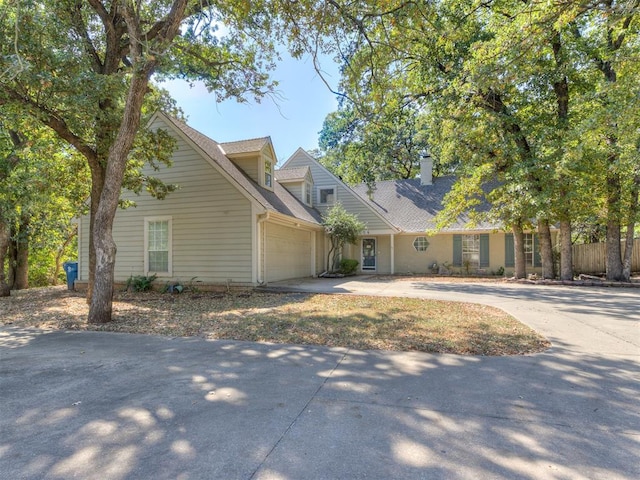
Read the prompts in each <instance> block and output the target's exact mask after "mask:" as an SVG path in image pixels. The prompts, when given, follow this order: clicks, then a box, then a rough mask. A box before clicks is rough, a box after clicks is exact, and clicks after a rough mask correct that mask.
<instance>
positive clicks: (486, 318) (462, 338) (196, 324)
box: [0, 287, 550, 355]
mask: <svg viewBox="0 0 640 480" xmlns="http://www.w3.org/2000/svg"><path fill="white" fill-rule="evenodd" d="M12 293H13V296H12V297H8V298H2V299H0V324H4V325H11V326H17V327H36V328H46V329H62V330H97V331H108V332H126V333H142V334H153V335H168V336H179V337H183V336H200V337H203V338H207V339H229V340H247V341H256V342H273V343H287V344H311V345H326V346H330V347H348V348H355V349H359V350H399V351H410V350H413V351H422V352H431V353H455V354H461V355H517V354H528V353H535V352H540V351H542V350H545V349H546V348H548V347H549V346H550V343H549V342H548V341H547V340H546V339H545V338H544V337H542V336H540V335H539V334H537V333H536V332H534V331H533V330H531V329H530V328H529V327H527V326H525V325H523V324H522V323H520V322H518V321H517V320H516V319H515V318H513V317H511V316H510V315H508V314H506V313H505V312H503V311H501V310H498V309H496V308H493V307H488V306H484V305H477V304H468V303H457V302H444V301H434V300H423V299H414V298H390V297H369V296H356V295H326V294H307V293H261V292H248V293H242V294H238V293H227V294H215V293H198V294H191V293H183V294H180V295H172V294H167V293H157V292H146V293H129V292H122V293H118V295H117V297H116V299H115V301H114V321H113V322H111V323H109V324H106V325H88V324H87V322H86V318H87V313H88V306H87V304H86V301H85V299H84V297H83V296H82V295H80V294H78V293H75V292H70V291H68V290H65V289H63V287H54V288H45V289H33V290H24V291H20V292H12Z"/></svg>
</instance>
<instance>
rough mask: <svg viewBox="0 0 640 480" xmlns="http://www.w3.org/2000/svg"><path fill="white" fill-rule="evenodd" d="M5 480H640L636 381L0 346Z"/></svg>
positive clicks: (480, 365)
mask: <svg viewBox="0 0 640 480" xmlns="http://www.w3.org/2000/svg"><path fill="white" fill-rule="evenodd" d="M0 333H1V334H2V335H1V336H0V359H1V362H0V379H1V380H0V382H1V384H0V391H1V392H2V415H1V416H0V430H1V431H2V432H3V433H2V438H1V439H0V460H1V465H2V466H1V467H0V473H1V474H2V476H3V477H5V478H70V477H73V476H77V477H81V478H100V479H133V478H143V477H144V478H159V479H162V478H230V479H236V478H237V479H250V478H280V479H283V478H284V479H298V478H305V479H327V478H374V479H375V478H380V479H382V478H385V479H387V478H399V479H402V478H407V479H409V478H411V479H413V478H505V479H506V478H509V479H513V478H541V477H546V478H607V479H610V478H613V479H615V478H638V477H639V476H640V467H639V466H638V463H637V458H638V455H639V454H640V449H639V448H640V447H639V438H640V406H639V405H638V402H637V399H638V397H639V394H640V390H639V388H638V382H639V378H638V364H637V362H636V361H634V360H632V359H624V358H619V359H605V358H602V357H600V356H596V355H576V354H574V355H562V354H560V353H555V354H549V353H543V354H538V355H532V356H522V357H462V356H455V355H430V354H424V353H401V352H380V351H357V350H347V349H329V348H322V347H303V346H294V345H270V344H260V343H250V342H229V341H205V340H202V339H185V338H175V339H167V338H162V337H152V336H143V335H123V334H112V333H100V332H73V333H72V332H66V333H65V332H55V333H46V334H45V333H42V332H38V331H25V330H16V329H0Z"/></svg>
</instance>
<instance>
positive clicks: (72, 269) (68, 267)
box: [62, 262, 78, 290]
mask: <svg viewBox="0 0 640 480" xmlns="http://www.w3.org/2000/svg"><path fill="white" fill-rule="evenodd" d="M62 267H63V268H64V271H65V273H66V274H67V289H69V290H73V289H74V288H73V284H74V282H75V281H76V280H77V279H78V262H64V263H63V264H62Z"/></svg>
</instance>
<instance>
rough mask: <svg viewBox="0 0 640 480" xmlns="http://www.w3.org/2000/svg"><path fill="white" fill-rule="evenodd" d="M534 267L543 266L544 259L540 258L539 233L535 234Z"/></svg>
mask: <svg viewBox="0 0 640 480" xmlns="http://www.w3.org/2000/svg"><path fill="white" fill-rule="evenodd" d="M533 266H534V267H541V266H542V257H541V256H540V239H539V238H538V234H537V233H534V234H533Z"/></svg>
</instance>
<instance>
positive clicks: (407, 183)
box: [353, 176, 499, 232]
mask: <svg viewBox="0 0 640 480" xmlns="http://www.w3.org/2000/svg"><path fill="white" fill-rule="evenodd" d="M454 182H455V177H453V176H447V177H439V178H435V179H434V180H433V184H432V185H421V184H420V179H419V178H417V179H410V180H388V181H382V182H376V184H375V190H374V192H373V196H372V198H369V196H368V194H367V192H368V187H367V186H366V185H364V184H360V185H356V186H355V187H353V190H354V191H355V192H356V193H357V194H358V195H359V196H360V197H362V198H363V199H364V200H365V201H366V202H367V203H368V204H369V205H371V206H372V208H377V209H378V211H381V212H383V214H384V215H385V217H386V218H387V220H388V221H389V222H391V223H392V224H393V225H395V226H396V227H398V228H400V229H401V230H403V231H405V232H424V231H425V230H429V229H433V228H435V221H434V218H435V216H436V215H437V214H438V212H440V211H441V210H442V202H443V200H444V197H445V195H446V194H447V193H448V192H449V191H450V190H451V187H452V186H453V184H454ZM488 209H489V205H488V204H486V203H484V204H481V205H480V206H479V207H477V209H476V210H479V211H487V210H488ZM468 222H469V218H468V217H466V216H464V217H462V218H460V219H459V220H458V221H457V222H455V223H454V224H452V225H450V226H449V227H447V228H445V229H444V230H443V231H459V230H465V229H468V228H469V227H468V226H467V224H468ZM496 228H499V226H498V225H495V224H492V223H489V222H482V223H480V224H478V225H475V226H474V227H473V230H495V229H496Z"/></svg>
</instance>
